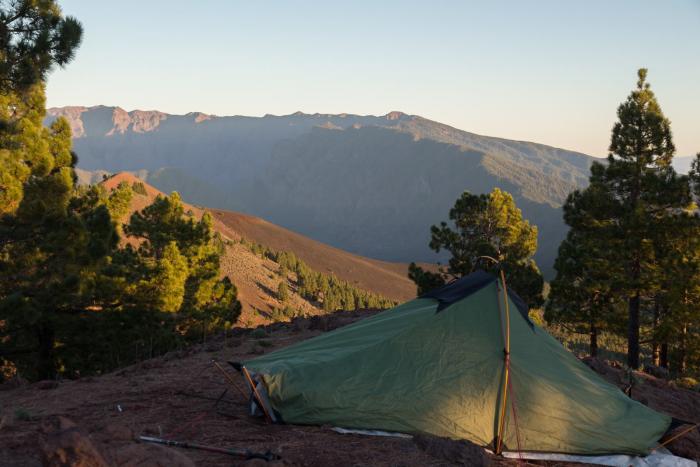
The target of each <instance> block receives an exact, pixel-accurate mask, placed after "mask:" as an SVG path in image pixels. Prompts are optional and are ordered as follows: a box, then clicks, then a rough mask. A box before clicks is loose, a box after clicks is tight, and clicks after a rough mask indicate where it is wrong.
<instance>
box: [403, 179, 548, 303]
mask: <svg viewBox="0 0 700 467" xmlns="http://www.w3.org/2000/svg"><path fill="white" fill-rule="evenodd" d="M449 218H450V225H448V223H447V222H442V223H440V225H434V226H432V227H431V229H430V232H431V240H430V248H431V249H433V250H434V251H435V252H438V253H439V252H440V251H441V250H443V249H444V250H447V251H448V252H450V254H451V257H450V259H449V262H448V265H447V268H446V269H443V270H441V271H440V272H438V273H434V272H430V271H425V270H423V269H422V268H420V267H419V266H417V265H415V264H412V265H411V267H410V269H409V277H410V278H411V279H412V280H413V281H414V282H416V284H417V285H418V289H419V293H422V292H425V291H426V290H429V289H430V288H434V287H435V286H437V285H441V284H444V283H445V282H446V280H448V279H449V278H454V277H460V276H463V275H466V274H469V273H470V272H472V271H474V270H475V269H476V268H477V267H480V268H483V269H486V270H495V269H496V268H498V267H501V268H503V270H504V272H505V274H506V277H507V281H508V283H509V285H510V286H511V287H512V288H513V289H514V290H515V291H517V292H518V294H519V295H520V296H521V297H522V298H523V300H525V302H526V303H527V304H528V305H529V306H530V307H532V308H536V307H539V306H541V305H542V304H543V302H544V299H543V297H542V288H543V285H544V280H543V278H542V275H541V274H540V271H539V269H538V268H537V265H536V264H535V261H534V259H532V257H533V255H534V254H535V251H536V250H537V227H535V226H532V225H530V223H529V222H528V221H527V220H524V219H523V218H522V213H521V212H520V209H518V208H517V206H516V205H515V202H514V201H513V197H512V196H511V195H510V194H509V193H506V192H504V191H501V190H500V189H498V188H495V189H494V190H493V191H492V192H491V193H490V194H488V195H486V194H482V195H473V194H471V193H469V192H464V193H463V194H462V196H461V197H460V198H459V199H458V200H457V201H456V203H455V205H454V207H453V208H452V209H451V210H450V213H449ZM484 256H489V257H492V258H494V259H497V260H498V261H499V262H500V264H499V265H494V264H493V263H492V262H490V261H487V260H484V259H483V257H484Z"/></svg>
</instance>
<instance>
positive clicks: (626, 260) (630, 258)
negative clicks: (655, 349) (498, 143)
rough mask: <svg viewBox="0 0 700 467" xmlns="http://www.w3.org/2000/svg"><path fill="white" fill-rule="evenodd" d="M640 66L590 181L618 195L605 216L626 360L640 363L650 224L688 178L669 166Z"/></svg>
mask: <svg viewBox="0 0 700 467" xmlns="http://www.w3.org/2000/svg"><path fill="white" fill-rule="evenodd" d="M646 76H647V70H646V69H640V70H639V72H638V77H639V80H638V81H637V88H636V89H635V90H633V91H632V93H631V94H630V95H629V97H628V98H627V100H626V101H625V102H623V103H622V104H621V105H620V106H619V108H618V110H617V115H618V119H619V121H618V122H617V123H616V124H615V125H614V127H613V130H612V138H611V143H610V155H609V156H608V161H607V162H608V163H607V166H604V167H603V166H601V165H600V164H596V165H594V167H593V168H592V172H591V185H596V184H599V185H600V186H601V187H604V189H606V190H607V192H608V193H609V194H610V196H612V198H614V199H615V200H616V201H617V206H616V207H615V208H614V209H613V210H612V211H613V212H611V213H610V215H609V217H610V219H611V220H612V221H614V225H615V226H617V229H618V232H617V234H618V239H619V241H620V245H619V248H617V252H618V253H619V260H620V261H621V263H622V264H623V265H624V267H625V273H626V275H625V280H624V282H623V283H622V284H620V285H621V290H620V291H622V292H624V293H625V295H626V296H627V297H628V331H627V340H628V350H627V363H628V365H629V366H630V367H632V368H637V367H639V363H640V360H639V355H640V347H639V343H640V337H639V333H640V324H641V304H642V300H643V299H644V297H645V295H647V296H648V294H649V293H650V292H652V290H653V283H654V280H655V277H657V274H658V273H657V271H655V269H654V263H655V261H654V248H653V239H654V236H655V234H654V229H655V227H656V226H657V225H658V219H659V217H663V216H665V215H666V214H667V213H668V212H670V211H671V210H673V209H682V208H684V207H685V205H687V203H688V199H687V195H686V194H684V193H683V191H684V186H685V187H686V188H687V180H684V178H683V177H677V176H676V175H675V172H674V171H673V168H672V167H671V165H670V164H671V160H672V158H673V154H674V152H675V147H674V145H673V140H672V136H671V126H670V122H669V121H668V119H667V118H666V117H665V116H664V115H663V112H662V111H661V107H660V106H659V103H658V101H657V100H656V97H655V95H654V93H653V92H652V91H651V88H650V86H649V84H648V83H647V82H646Z"/></svg>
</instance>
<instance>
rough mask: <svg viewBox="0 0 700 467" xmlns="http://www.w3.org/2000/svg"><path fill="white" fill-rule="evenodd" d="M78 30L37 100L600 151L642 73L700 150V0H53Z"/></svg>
mask: <svg viewBox="0 0 700 467" xmlns="http://www.w3.org/2000/svg"><path fill="white" fill-rule="evenodd" d="M59 3H60V4H61V5H62V6H63V9H64V11H65V12H66V13H67V14H70V15H74V16H76V17H77V18H78V19H79V20H81V21H82V22H83V25H84V27H85V36H84V42H83V45H82V47H81V49H80V50H79V51H78V55H77V58H76V59H75V61H74V62H73V63H71V64H70V65H69V66H68V68H66V69H65V70H57V71H55V72H54V73H53V74H52V75H51V76H50V77H49V83H48V104H49V105H50V106H63V105H96V104H105V105H119V106H121V107H123V108H125V109H127V110H133V109H144V110H147V109H158V110H162V111H165V112H170V113H186V112H189V111H201V112H206V113H214V114H217V115H255V116H260V115H264V114H266V113H271V114H278V115H281V114H289V113H293V112H295V111H297V110H301V111H302V112H308V113H315V112H321V113H342V112H347V113H358V114H385V113H387V112H389V111H391V110H401V111H404V112H406V113H411V114H418V115H422V116H424V117H427V118H430V119H433V120H438V121H440V122H443V123H447V124H450V125H453V126H455V127H457V128H460V129H463V130H467V131H472V132H475V133H480V134H486V135H492V136H501V137H505V138H512V139H520V140H528V141H536V142H540V143H546V144H550V145H553V146H559V147H563V148H567V149H575V150H579V151H582V152H586V153H588V154H591V155H597V156H600V155H605V154H606V151H607V146H608V144H609V138H610V129H611V127H612V124H613V122H614V121H615V118H616V115H615V110H616V108H617V106H618V104H619V103H620V102H622V101H623V100H624V98H625V97H626V96H627V94H628V93H629V91H630V90H631V89H632V87H633V86H634V84H635V82H636V70H637V68H639V67H641V66H644V67H647V68H649V80H650V82H651V83H652V87H653V89H654V90H655V91H656V94H657V96H658V98H659V100H660V102H661V105H662V108H663V109H664V111H665V113H666V115H667V116H668V117H669V118H670V119H671V121H672V127H673V130H674V135H675V141H676V146H677V148H678V152H679V154H680V155H691V154H695V153H696V152H698V151H700V0H669V1H657V0H653V1H652V0H649V1H645V0H628V1H622V0H616V1H611V0H600V1H591V0H585V1H584V0H579V1H577V2H574V1H563V0H553V1H522V0H518V1H486V0H484V1H483V2H479V3H477V2H466V1H454V2H448V1H437V0H431V1H428V0H426V1H422V2H414V1H407V0H404V1H384V0H372V1H358V0H353V1H335V2H334V1H325V2H321V1H281V0H280V1H274V0H268V1H248V2H239V1H234V0H220V1H213V0H210V1H207V0H198V1H195V0H191V1H184V0H179V1H178V0H170V1H160V0H140V1H132V0H121V1H120V2H107V1H103V0H100V1H96V0H59Z"/></svg>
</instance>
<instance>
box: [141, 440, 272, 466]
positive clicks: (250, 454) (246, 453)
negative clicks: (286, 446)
mask: <svg viewBox="0 0 700 467" xmlns="http://www.w3.org/2000/svg"><path fill="white" fill-rule="evenodd" d="M139 440H140V441H143V442H146V443H154V444H163V445H165V446H173V447H176V448H183V449H197V450H200V451H209V452H218V453H220V454H228V455H229V456H236V457H243V458H245V459H263V460H266V461H273V460H275V459H279V456H278V455H276V454H274V453H272V452H270V451H267V452H265V453H260V452H254V451H251V450H250V449H241V448H219V447H216V446H207V445H204V444H197V443H188V442H185V441H173V440H169V439H161V438H155V437H152V436H139Z"/></svg>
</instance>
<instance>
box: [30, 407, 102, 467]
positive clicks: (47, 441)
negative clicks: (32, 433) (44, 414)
mask: <svg viewBox="0 0 700 467" xmlns="http://www.w3.org/2000/svg"><path fill="white" fill-rule="evenodd" d="M41 431H42V432H43V435H42V436H41V439H40V442H39V448H40V449H41V460H42V464H43V465H44V466H46V467H59V466H61V467H107V462H106V461H105V459H104V457H102V454H100V452H99V451H98V450H97V449H96V448H95V446H94V445H93V444H92V441H90V438H89V437H88V436H86V435H85V434H84V433H82V432H81V431H80V430H79V429H78V427H77V426H76V425H75V423H73V422H72V421H70V420H69V419H67V418H65V417H50V418H49V419H46V420H44V422H43V423H42V425H41Z"/></svg>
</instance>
